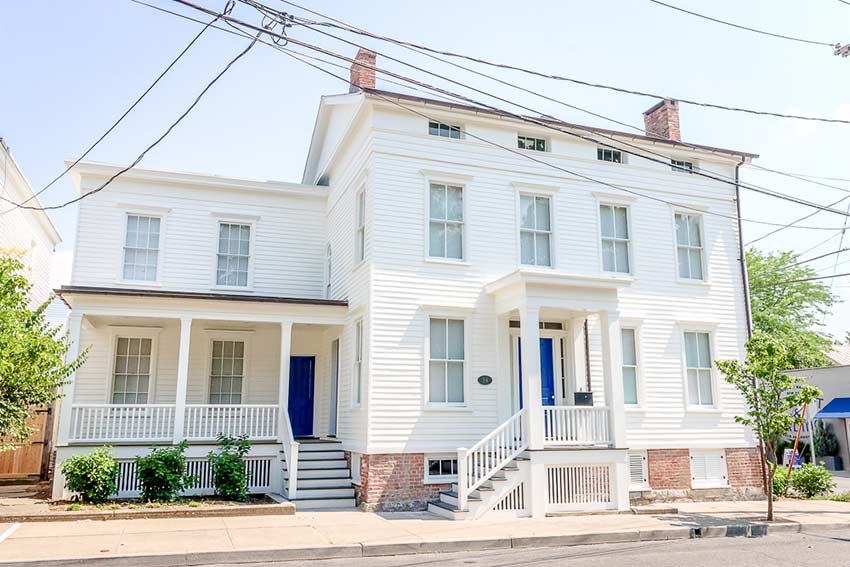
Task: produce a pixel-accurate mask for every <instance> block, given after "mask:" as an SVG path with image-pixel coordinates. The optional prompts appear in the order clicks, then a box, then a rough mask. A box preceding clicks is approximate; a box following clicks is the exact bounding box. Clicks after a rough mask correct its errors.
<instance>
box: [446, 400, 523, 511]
mask: <svg viewBox="0 0 850 567" xmlns="http://www.w3.org/2000/svg"><path fill="white" fill-rule="evenodd" d="M524 413H525V410H524V409H521V410H519V411H518V412H516V413H515V414H514V415H512V416H511V417H510V419H508V420H507V421H506V422H504V423H503V424H502V425H500V426H499V427H497V428H496V429H494V430H493V431H491V432H490V433H488V434H487V436H486V437H484V438H483V439H481V441H479V442H478V443H476V444H475V445H473V446H472V447H471V448H469V449H464V448H461V449H458V451H457V465H458V470H457V499H458V508H460V509H461V510H465V509H466V503H467V501H468V499H469V494H470V493H471V492H472V491H473V490H475V489H476V488H478V487H479V486H481V485H482V484H483V483H484V482H486V481H487V480H488V479H490V477H492V476H493V475H494V474H496V473H497V472H498V471H499V470H500V469H501V468H502V467H504V466H505V465H507V464H508V463H509V462H511V461H512V460H514V459H515V458H516V457H517V456H519V454H520V453H522V452H523V451H525V449H526V448H527V447H528V440H527V439H526V435H525V428H524V427H523V423H522V422H523V414H524Z"/></svg>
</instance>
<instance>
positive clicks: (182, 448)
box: [136, 440, 194, 502]
mask: <svg viewBox="0 0 850 567" xmlns="http://www.w3.org/2000/svg"><path fill="white" fill-rule="evenodd" d="M188 446H189V443H188V442H187V441H185V440H183V441H181V442H180V444H179V445H174V446H173V447H161V448H158V449H154V450H153V451H151V454H150V455H145V456H142V457H136V478H137V479H138V481H139V485H140V487H141V491H142V500H146V501H148V502H173V501H174V500H176V499H177V497H178V496H179V495H180V493H181V492H182V491H183V490H184V489H186V488H188V487H189V486H191V484H192V483H193V482H194V477H193V476H192V475H190V474H188V473H187V472H186V457H185V455H184V453H185V452H186V448H187V447H188Z"/></svg>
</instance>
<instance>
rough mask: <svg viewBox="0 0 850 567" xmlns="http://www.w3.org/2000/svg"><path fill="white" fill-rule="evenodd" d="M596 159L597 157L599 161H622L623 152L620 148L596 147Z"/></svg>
mask: <svg viewBox="0 0 850 567" xmlns="http://www.w3.org/2000/svg"><path fill="white" fill-rule="evenodd" d="M596 159H598V160H599V161H610V162H613V163H623V152H621V151H620V150H611V149H608V148H596Z"/></svg>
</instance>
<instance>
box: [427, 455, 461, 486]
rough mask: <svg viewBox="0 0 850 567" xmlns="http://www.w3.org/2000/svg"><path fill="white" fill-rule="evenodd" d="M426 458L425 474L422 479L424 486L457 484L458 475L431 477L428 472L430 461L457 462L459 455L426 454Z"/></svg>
mask: <svg viewBox="0 0 850 567" xmlns="http://www.w3.org/2000/svg"><path fill="white" fill-rule="evenodd" d="M423 457H424V459H423V460H424V469H425V470H424V474H423V478H422V483H423V484H451V483H453V482H457V475H456V474H445V475H434V476H431V475H430V474H429V471H428V461H435V460H440V461H447V460H452V461H457V453H426V454H424V455H423Z"/></svg>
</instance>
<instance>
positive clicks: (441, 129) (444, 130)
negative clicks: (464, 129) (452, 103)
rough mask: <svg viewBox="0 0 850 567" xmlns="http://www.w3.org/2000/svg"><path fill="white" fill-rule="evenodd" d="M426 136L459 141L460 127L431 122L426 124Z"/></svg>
mask: <svg viewBox="0 0 850 567" xmlns="http://www.w3.org/2000/svg"><path fill="white" fill-rule="evenodd" d="M428 134H430V135H431V136H440V137H441V138H454V139H455V140H460V126H456V125H454V126H453V125H450V124H443V123H442V122H435V121H433V120H431V121H429V122H428Z"/></svg>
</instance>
